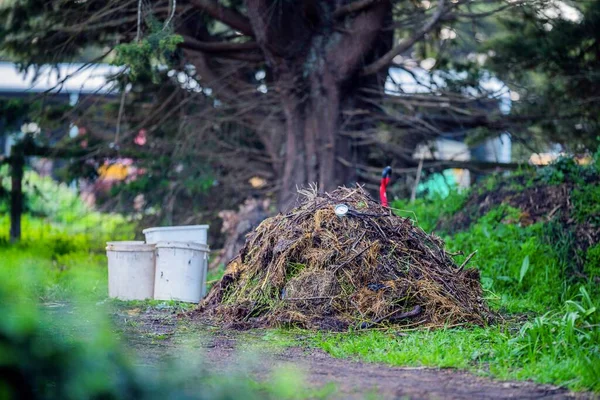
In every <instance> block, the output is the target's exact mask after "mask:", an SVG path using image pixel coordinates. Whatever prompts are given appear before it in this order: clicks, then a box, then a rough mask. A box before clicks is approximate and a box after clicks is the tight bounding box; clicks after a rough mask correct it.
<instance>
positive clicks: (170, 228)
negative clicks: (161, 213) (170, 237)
mask: <svg viewBox="0 0 600 400" xmlns="http://www.w3.org/2000/svg"><path fill="white" fill-rule="evenodd" d="M208 227H209V225H180V226H155V227H152V228H146V229H144V230H143V231H142V233H143V234H144V235H145V234H146V233H149V232H156V231H188V230H189V231H192V230H197V229H204V230H208Z"/></svg>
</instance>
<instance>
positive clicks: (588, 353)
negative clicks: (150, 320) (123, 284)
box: [0, 164, 600, 398]
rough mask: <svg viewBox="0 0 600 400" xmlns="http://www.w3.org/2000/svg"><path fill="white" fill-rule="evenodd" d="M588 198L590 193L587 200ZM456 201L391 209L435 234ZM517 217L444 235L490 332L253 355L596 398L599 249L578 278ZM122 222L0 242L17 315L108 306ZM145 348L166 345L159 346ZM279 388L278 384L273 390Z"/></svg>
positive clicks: (274, 338) (318, 343)
mask: <svg viewBox="0 0 600 400" xmlns="http://www.w3.org/2000/svg"><path fill="white" fill-rule="evenodd" d="M569 168H570V169H568V170H567V169H565V168H563V170H565V171H567V172H568V173H567V174H565V173H562V172H561V173H558V172H548V173H544V174H542V175H541V178H539V179H544V180H547V181H548V182H551V183H555V182H560V180H561V179H565V178H564V177H565V176H567V175H569V174H573V173H576V172H577V171H578V170H576V169H575V168H574V167H572V166H570V164H569ZM561 171H562V170H561ZM574 171H575V172H574ZM588 173H589V172H586V174H588ZM494 179H496V181H494V182H495V183H493V185H492V184H490V185H491V186H490V187H493V186H494V185H496V184H497V179H498V178H494ZM519 179H523V178H522V177H520V178H519ZM536 179H537V178H536ZM585 179H588V178H587V175H585ZM585 179H583V180H582V182H584V181H585ZM529 181H532V182H533V181H534V180H531V179H527V182H529ZM587 189H588V188H586V187H585V186H581V185H580V187H579V188H578V189H577V192H576V193H575V201H576V210H577V213H578V214H577V216H576V218H578V219H585V218H586V214H589V213H594V212H595V210H596V209H597V204H596V202H594V201H590V200H589V198H587V197H586V196H585V193H588V190H587ZM592 189H593V188H592ZM591 193H593V194H594V196H595V195H596V194H597V193H596V192H595V191H593V190H592V192H591ZM465 199H466V194H458V193H451V194H450V195H449V196H448V197H447V198H445V199H441V198H434V199H433V200H427V201H426V200H417V202H415V203H414V204H407V203H403V202H396V203H394V207H395V208H396V209H397V210H396V212H397V213H399V214H401V215H404V216H408V217H410V218H413V219H415V220H416V221H418V223H419V225H420V226H422V227H423V228H424V229H425V230H426V231H432V230H433V229H435V227H436V225H437V222H438V220H439V219H440V218H441V217H444V216H448V215H452V214H453V213H455V212H456V211H458V210H460V209H461V207H462V206H463V205H464V202H465ZM518 216H519V210H516V209H514V208H510V207H507V206H500V207H497V208H495V209H493V210H491V211H490V212H489V213H488V214H487V215H485V216H483V217H481V218H479V219H478V220H477V221H475V223H474V224H473V225H472V226H471V227H470V228H469V229H468V230H466V231H464V232H458V233H455V234H454V235H451V236H450V235H445V234H443V233H441V234H442V236H443V238H444V239H445V240H446V243H447V247H448V249H449V250H451V251H457V250H462V251H463V252H464V253H465V255H464V256H459V257H457V258H456V260H457V262H458V263H460V262H462V261H463V260H464V258H465V257H466V255H468V254H470V253H471V252H473V251H475V250H477V253H476V254H475V256H474V257H473V258H472V259H471V261H470V263H469V266H472V267H477V268H479V270H480V271H481V280H482V285H483V287H484V290H485V296H486V298H487V300H488V302H489V304H490V306H491V307H492V308H493V309H495V310H496V311H498V312H500V313H501V314H502V315H503V316H504V317H505V318H506V321H505V322H500V323H498V324H496V325H493V326H488V327H462V328H447V329H438V330H432V331H429V330H421V331H407V332H395V331H394V330H389V331H350V332H345V333H337V334H333V333H315V332H306V331H296V330H292V331H289V330H287V331H286V330H279V331H278V330H275V331H267V332H266V333H264V334H263V336H262V339H261V341H262V342H263V344H258V346H259V347H260V346H263V345H265V343H266V344H268V346H270V347H273V348H277V347H283V346H291V345H294V344H299V343H308V344H309V345H311V346H315V347H319V348H322V349H324V350H325V351H327V352H328V353H330V354H331V355H333V356H335V357H345V358H354V359H359V360H363V361H368V362H382V363H386V364H390V365H397V366H430V367H449V368H460V369H466V370H469V371H472V372H474V373H477V374H480V375H485V376H491V377H496V378H500V379H518V380H534V381H536V382H540V383H551V384H557V385H563V386H566V387H568V388H570V389H573V390H594V391H600V285H599V284H598V282H599V280H600V245H596V246H593V247H591V248H589V249H588V250H587V252H586V254H585V258H584V259H585V269H584V272H585V275H586V276H585V277H581V276H576V275H573V274H572V269H571V268H570V265H569V262H570V261H571V260H570V256H569V254H571V253H569V246H570V239H569V237H568V236H569V235H568V232H565V231H564V230H561V229H560V227H557V226H553V225H550V224H541V223H538V224H534V225H530V226H519V225H518V224H515V222H514V221H518V219H519V218H518ZM98 219H99V220H102V221H104V222H103V224H105V225H101V224H99V223H98V224H96V229H95V228H94V226H95V225H94V224H95V223H96V222H97V221H98ZM124 222H126V221H124V219H122V218H121V217H118V216H102V215H99V214H98V215H95V214H93V216H90V217H85V216H83V217H82V218H80V219H78V220H77V221H71V222H69V223H63V222H61V220H57V219H56V218H52V217H50V216H47V217H30V216H26V217H25V218H24V221H23V230H24V232H23V238H24V239H23V241H22V242H21V243H20V244H16V245H11V244H8V241H7V240H6V239H4V241H2V240H0V283H1V285H0V286H2V287H3V288H5V289H6V290H7V291H8V292H9V293H12V296H13V297H14V298H15V299H14V301H16V302H17V303H19V302H21V303H19V304H25V303H23V302H26V303H27V302H28V303H27V304H29V305H31V304H37V303H39V302H42V303H46V304H47V303H53V302H65V301H70V302H73V301H79V302H80V303H84V304H95V303H96V302H98V301H103V300H105V299H106V294H107V288H106V285H107V283H106V281H107V269H106V258H105V255H104V242H105V241H107V240H109V239H113V240H115V239H124V238H131V237H133V236H132V235H133V233H132V231H133V229H132V227H131V225H130V224H129V225H128V224H127V223H125V224H123V223H124ZM101 226H103V227H102V228H99V227H101ZM123 227H124V229H123ZM0 232H8V219H7V218H6V217H0ZM298 267H300V266H298ZM222 272H223V270H222V268H221V269H219V270H217V271H214V272H213V274H212V275H211V276H210V277H209V280H215V279H218V278H219V277H220V275H221V274H222ZM111 303H112V305H114V306H115V307H117V308H118V307H121V308H122V307H127V308H135V307H139V308H146V307H155V308H165V307H166V308H169V309H173V310H177V311H185V310H188V309H189V308H192V307H194V306H195V305H186V304H181V303H177V302H158V301H144V302H127V303H120V302H116V301H113V302H111ZM27 309H28V308H27V307H25V306H23V309H22V310H23V311H22V315H23V316H24V317H23V318H21V317H20V318H8V319H5V321H7V323H9V324H12V325H11V326H13V325H14V326H13V328H14V327H15V326H17V327H18V326H28V324H29V325H31V324H32V322H31V321H32V320H33V321H35V320H36V319H35V318H33V317H32V318H33V319H31V318H30V319H28V317H27V315H29V314H28V311H27ZM13 311H14V310H13ZM12 315H13V317H14V315H19V313H17V314H15V313H14V312H13V314H12ZM28 321H29V322H28ZM0 325H1V324H0ZM49 325H52V323H49ZM0 328H1V326H0ZM14 329H16V328H14ZM17 330H18V329H17ZM152 339H154V340H155V341H158V342H160V341H163V340H166V338H165V337H162V336H161V335H157V336H156V337H154V338H152ZM107 340H108V339H107ZM292 375H293V374H292ZM287 379H288V378H287V377H285V376H284V377H282V378H281V379H280V380H279V381H280V382H286V380H287ZM290 379H291V378H290ZM290 385H291V386H293V385H292V384H291V383H290V382H287V383H284V384H282V386H281V388H277V387H276V386H269V385H267V386H269V387H266V386H264V385H262V384H256V385H255V387H254V389H256V390H259V391H260V392H262V393H268V394H269V395H272V396H274V397H287V398H297V396H298V395H300V393H301V392H294V393H292V392H287V388H288V387H289V386H290ZM0 389H1V388H0ZM330 390H332V389H331V388H329V387H326V388H323V389H322V391H314V392H311V393H308V394H307V392H306V393H305V392H302V395H303V396H304V395H309V394H310V395H311V396H313V397H321V396H323V397H326V396H327V395H328V393H329V391H330Z"/></svg>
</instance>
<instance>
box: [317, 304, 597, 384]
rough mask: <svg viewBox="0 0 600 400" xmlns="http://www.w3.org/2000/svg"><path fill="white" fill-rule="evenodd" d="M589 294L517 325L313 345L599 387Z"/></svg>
mask: <svg viewBox="0 0 600 400" xmlns="http://www.w3.org/2000/svg"><path fill="white" fill-rule="evenodd" d="M596 307H597V306H594V305H593V304H592V303H591V299H590V298H589V296H588V297H587V299H583V296H580V297H578V298H576V299H575V300H573V301H570V302H567V303H565V305H564V307H563V308H562V309H561V310H558V311H556V312H554V313H548V314H545V315H543V316H539V317H536V318H534V319H533V320H531V321H529V322H526V323H525V324H522V325H520V327H519V324H517V323H506V324H498V325H495V326H490V327H473V328H452V329H437V330H431V331H428V330H424V331H414V332H395V331H393V330H390V331H367V332H350V333H342V334H327V333H320V334H317V335H315V336H314V338H313V339H312V343H313V345H315V346H317V347H320V348H322V349H323V350H325V351H326V352H328V353H329V354H331V355H332V356H334V357H340V358H346V357H348V358H353V359H357V360H362V361H367V362H383V363H386V364H390V365H396V366H428V367H442V368H460V369H466V370H469V371H472V372H474V373H476V374H479V375H485V376H491V377H495V378H500V379H517V380H524V379H526V380H534V381H536V382H539V383H551V384H558V385H563V386H566V387H568V388H570V389H573V390H594V391H600V380H599V378H600V330H599V329H598V327H599V326H600V325H599V323H600V319H599V316H598V315H599V314H598V311H597V308H596Z"/></svg>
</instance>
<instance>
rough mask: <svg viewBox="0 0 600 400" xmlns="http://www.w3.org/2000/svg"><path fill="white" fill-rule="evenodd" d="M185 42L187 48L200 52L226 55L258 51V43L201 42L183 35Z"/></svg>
mask: <svg viewBox="0 0 600 400" xmlns="http://www.w3.org/2000/svg"><path fill="white" fill-rule="evenodd" d="M183 38H184V40H185V42H184V45H185V46H186V47H187V48H190V49H193V50H201V51H206V52H209V53H228V52H235V51H246V50H258V49H259V47H258V43H256V42H244V43H232V42H202V41H200V40H196V39H194V38H193V37H191V36H187V35H183Z"/></svg>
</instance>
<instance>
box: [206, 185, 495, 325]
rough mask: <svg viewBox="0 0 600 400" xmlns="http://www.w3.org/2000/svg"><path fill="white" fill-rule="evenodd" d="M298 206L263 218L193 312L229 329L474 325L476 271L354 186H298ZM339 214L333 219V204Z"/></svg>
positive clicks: (480, 321)
mask: <svg viewBox="0 0 600 400" xmlns="http://www.w3.org/2000/svg"><path fill="white" fill-rule="evenodd" d="M299 193H300V195H301V196H302V197H303V201H302V202H301V204H300V206H299V207H297V208H295V209H294V210H292V211H291V212H289V213H287V214H279V215H276V216H274V217H271V218H268V219H266V220H264V221H263V222H262V223H261V224H260V225H259V226H258V227H257V228H256V229H255V230H254V231H253V232H252V233H251V234H250V235H249V236H248V238H247V241H246V244H245V246H244V247H243V248H242V250H241V251H240V253H239V255H238V256H237V257H236V258H234V259H233V260H232V261H231V262H230V263H229V264H228V266H227V269H226V272H225V275H224V276H223V278H222V279H221V280H220V281H219V282H217V283H216V284H215V285H214V286H213V287H212V290H211V291H210V293H209V294H208V296H207V298H206V299H205V300H204V301H203V302H202V303H201V305H200V309H199V311H200V312H201V313H203V314H205V315H209V316H212V317H216V318H218V319H220V320H221V321H223V322H225V323H230V324H231V325H232V326H237V327H252V326H281V325H293V326H301V327H305V328H318V329H328V330H342V329H347V328H348V327H350V326H354V327H356V328H371V327H381V326H387V325H391V324H394V325H401V326H411V327H414V326H426V327H441V326H449V325H462V324H476V325H484V324H487V323H489V322H490V321H492V320H493V318H494V315H493V313H492V312H491V311H490V310H489V309H488V307H487V306H486V304H485V302H484V300H483V297H482V289H481V285H480V282H479V271H478V270H476V269H471V268H460V267H459V266H457V264H456V263H455V262H454V260H453V259H452V257H451V255H450V254H449V253H447V252H446V251H445V250H444V243H443V241H442V240H441V239H440V238H438V237H436V236H434V235H429V234H427V233H425V232H424V231H423V230H422V229H420V228H418V227H417V226H415V225H413V223H412V221H411V220H410V219H408V218H402V217H399V216H396V215H394V214H393V213H392V212H391V210H390V209H389V208H386V207H383V206H381V205H380V204H379V203H377V202H376V201H374V200H373V199H372V198H371V197H370V196H369V195H368V194H367V192H366V191H365V190H364V189H363V188H362V187H360V186H359V187H357V188H339V189H337V190H335V191H333V192H332V193H319V192H318V191H317V190H316V188H310V189H306V190H301V191H299ZM339 204H345V205H347V206H348V207H349V212H348V213H347V215H345V216H343V217H339V216H336V214H335V212H334V207H335V206H336V205H339Z"/></svg>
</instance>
